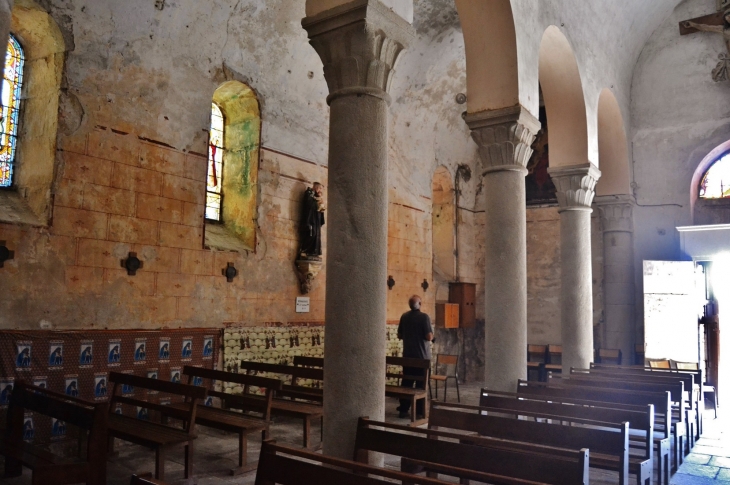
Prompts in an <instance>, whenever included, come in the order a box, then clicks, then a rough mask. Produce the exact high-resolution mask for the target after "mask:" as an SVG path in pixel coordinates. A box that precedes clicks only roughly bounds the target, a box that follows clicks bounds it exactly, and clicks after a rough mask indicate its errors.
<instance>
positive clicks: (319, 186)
mask: <svg viewBox="0 0 730 485" xmlns="http://www.w3.org/2000/svg"><path fill="white" fill-rule="evenodd" d="M312 189H314V193H315V194H317V195H322V190H324V186H323V185H322V184H320V183H319V182H314V183H313V184H312Z"/></svg>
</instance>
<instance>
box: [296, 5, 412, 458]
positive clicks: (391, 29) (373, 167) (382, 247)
mask: <svg viewBox="0 0 730 485" xmlns="http://www.w3.org/2000/svg"><path fill="white" fill-rule="evenodd" d="M302 26H303V27H304V28H305V29H306V30H307V32H308V34H309V39H310V43H311V45H312V46H313V47H314V49H315V50H316V51H317V54H319V56H320V57H321V59H322V62H323V64H324V75H325V79H326V80H327V85H328V87H329V92H330V94H329V96H328V97H327V102H328V103H329V105H330V133H329V177H328V178H329V187H328V201H327V205H328V220H327V225H326V226H325V227H326V228H327V244H328V247H327V259H326V267H327V285H326V287H327V301H326V304H325V323H326V328H327V342H326V344H325V352H324V360H325V368H324V389H325V394H324V445H323V448H324V453H325V454H327V455H331V456H338V457H341V458H348V459H351V458H352V453H353V449H354V443H355V428H356V425H357V419H358V418H359V417H360V416H369V417H370V418H372V419H383V416H384V406H385V396H384V393H385V355H386V353H385V333H386V328H385V324H386V318H387V317H386V303H387V294H386V292H387V285H386V282H387V279H388V273H387V252H388V183H387V182H388V106H389V104H390V96H389V95H388V89H389V87H390V83H391V80H392V78H393V75H394V73H395V71H394V65H395V63H396V61H397V59H398V57H399V55H400V54H401V53H402V52H403V50H404V49H405V46H406V43H407V42H408V41H409V40H410V39H411V38H413V36H414V35H415V34H414V33H413V32H414V31H413V28H412V26H411V25H410V24H409V23H408V22H406V21H405V20H404V19H403V18H401V17H400V16H398V15H397V14H395V13H394V12H393V11H392V10H390V9H389V8H387V7H385V6H384V5H383V4H382V3H380V2H379V1H377V0H356V1H353V2H351V3H348V4H345V5H342V6H340V7H336V8H333V9H331V10H328V11H325V12H322V13H320V14H317V15H316V16H313V17H307V18H305V19H304V20H303V21H302Z"/></svg>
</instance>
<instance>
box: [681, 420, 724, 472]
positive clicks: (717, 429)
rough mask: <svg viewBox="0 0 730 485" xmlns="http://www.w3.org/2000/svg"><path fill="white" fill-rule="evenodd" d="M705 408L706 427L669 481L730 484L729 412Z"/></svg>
mask: <svg viewBox="0 0 730 485" xmlns="http://www.w3.org/2000/svg"><path fill="white" fill-rule="evenodd" d="M713 418H714V413H712V412H711V411H710V412H705V430H704V434H703V435H702V438H700V440H699V441H698V442H697V444H696V445H695V447H694V449H693V450H692V453H690V454H689V456H687V457H686V458H685V461H684V464H683V465H682V466H681V467H680V468H679V471H678V472H677V474H676V475H674V477H673V478H672V481H671V483H672V485H705V484H719V483H727V484H730V416H728V415H727V413H726V415H725V416H723V415H722V414H720V415H719V417H718V419H713Z"/></svg>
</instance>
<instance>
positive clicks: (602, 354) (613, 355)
mask: <svg viewBox="0 0 730 485" xmlns="http://www.w3.org/2000/svg"><path fill="white" fill-rule="evenodd" d="M597 357H598V358H597V359H596V360H597V361H598V362H599V363H601V364H612V365H621V359H622V355H621V349H598V355H597Z"/></svg>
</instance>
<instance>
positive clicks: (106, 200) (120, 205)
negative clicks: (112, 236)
mask: <svg viewBox="0 0 730 485" xmlns="http://www.w3.org/2000/svg"><path fill="white" fill-rule="evenodd" d="M83 194H84V204H83V208H84V209H87V210H93V211H97V212H106V213H109V214H119V215H122V216H132V215H134V208H135V193H134V192H132V191H130V190H122V189H115V188H112V187H103V186H101V185H94V184H86V185H85V186H84V192H83Z"/></svg>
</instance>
